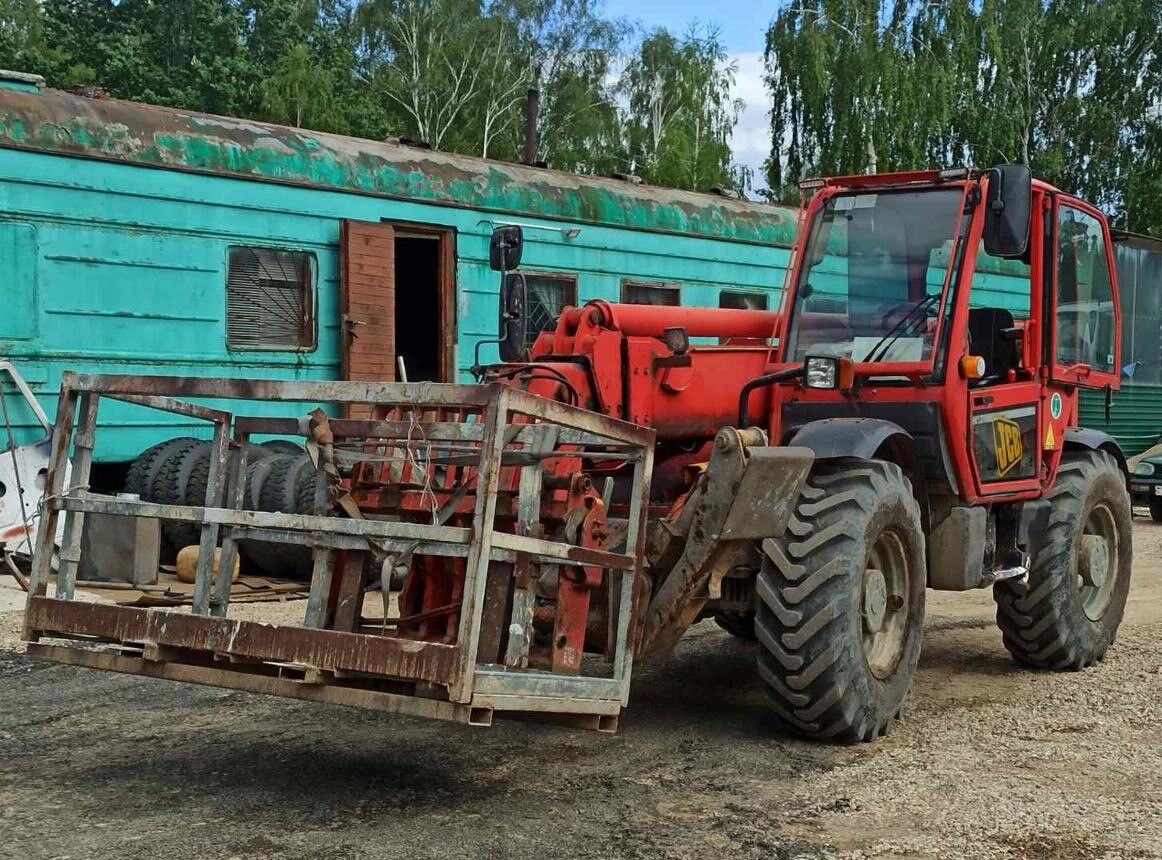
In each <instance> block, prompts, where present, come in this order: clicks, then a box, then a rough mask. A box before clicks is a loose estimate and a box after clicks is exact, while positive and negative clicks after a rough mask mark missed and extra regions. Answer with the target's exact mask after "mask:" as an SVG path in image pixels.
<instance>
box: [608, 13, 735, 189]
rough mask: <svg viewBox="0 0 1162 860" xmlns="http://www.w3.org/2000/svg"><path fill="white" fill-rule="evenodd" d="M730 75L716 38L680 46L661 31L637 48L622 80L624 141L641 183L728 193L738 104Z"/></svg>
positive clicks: (694, 38) (686, 40)
mask: <svg viewBox="0 0 1162 860" xmlns="http://www.w3.org/2000/svg"><path fill="white" fill-rule="evenodd" d="M734 75H735V67H734V66H733V65H732V64H730V63H728V62H727V55H726V50H725V48H723V46H722V43H721V42H720V41H719V39H718V34H717V33H716V32H713V31H710V32H706V33H699V32H698V31H696V30H692V31H690V32H689V33H687V34H686V36H685V37H683V38H681V39H677V38H675V37H674V36H673V35H672V34H670V33H668V32H666V31H665V30H659V31H656V32H654V33H651V34H650V35H649V36H648V37H647V38H646V39H645V40H644V41H643V42H642V44H641V47H640V49H639V50H638V54H637V56H636V57H634V58H633V60H632V61H631V62H630V64H629V67H628V68H627V70H626V73H625V75H624V77H623V78H622V83H621V86H622V91H623V92H624V94H625V97H626V100H627V101H628V103H629V113H628V116H627V120H626V139H627V141H628V143H629V153H630V155H631V156H632V157H633V158H635V159H636V160H637V161H638V167H639V170H640V172H641V175H642V176H643V177H644V178H645V179H646V180H647V181H649V182H653V183H655V184H658V185H671V186H677V187H681V188H694V189H698V190H702V191H706V190H709V189H710V188H712V187H715V186H718V187H722V188H730V187H732V186H733V183H734V180H735V177H734V176H733V175H732V174H731V170H730V168H731V164H730V134H731V132H732V131H733V130H734V126H735V124H736V123H737V122H738V115H739V113H740V111H741V110H742V104H741V103H740V102H738V101H736V100H735V99H733V98H731V94H730V93H731V88H732V87H733V86H734Z"/></svg>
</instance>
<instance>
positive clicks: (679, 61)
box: [0, 0, 749, 190]
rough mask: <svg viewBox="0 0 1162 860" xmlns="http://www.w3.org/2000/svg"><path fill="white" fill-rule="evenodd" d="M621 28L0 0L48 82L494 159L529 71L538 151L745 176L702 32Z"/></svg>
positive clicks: (666, 176)
mask: <svg viewBox="0 0 1162 860" xmlns="http://www.w3.org/2000/svg"><path fill="white" fill-rule="evenodd" d="M631 36H632V33H631V28H630V27H629V26H628V25H627V24H626V23H625V22H624V21H618V20H610V19H608V18H606V17H604V16H603V15H602V14H601V8H600V0H0V56H3V57H6V58H7V57H12V58H13V59H11V60H5V61H4V62H3V63H0V65H3V64H7V65H12V66H15V67H17V68H19V69H21V70H24V71H30V72H37V73H39V74H41V75H44V77H45V78H46V79H47V81H48V83H49V85H50V86H54V87H61V88H66V89H67V88H72V87H84V88H86V89H89V88H95V89H103V90H104V91H106V92H107V93H108V94H109V95H110V96H113V97H116V98H125V99H132V100H135V101H143V102H150V103H153V104H162V105H172V106H175V107H182V108H186V109H190V110H200V111H207V112H210V113H221V114H228V115H234V116H241V117H256V118H259V119H264V120H268V121H273V122H278V123H284V124H288V125H292V126H302V127H309V128H314V129H319V130H323V131H333V132H340V133H347V134H355V135H360V136H364V137H370V138H384V137H387V136H389V135H398V136H401V137H408V138H412V139H415V140H421V141H425V142H427V143H429V144H431V145H432V146H434V147H436V148H440V149H447V150H451V151H455V152H463V153H470V154H475V155H483V156H488V157H493V158H502V159H507V160H518V159H520V158H521V157H523V152H524V111H523V106H524V103H525V99H526V95H527V93H528V90H529V89H530V88H533V87H535V88H537V89H538V91H539V92H540V113H539V117H538V122H537V150H536V158H537V160H539V161H545V162H547V163H549V164H551V165H552V166H554V167H558V168H561V169H564V170H572V171H577V172H583V173H595V174H611V173H629V172H633V168H634V166H635V165H636V166H637V167H638V168H639V169H640V173H641V175H642V176H643V177H644V178H645V179H647V180H648V181H650V182H655V183H659V184H666V185H674V186H678V187H683V188H696V189H701V190H706V189H709V188H710V187H712V186H715V185H718V186H725V187H738V188H740V189H741V188H742V187H744V186H745V185H746V184H747V183H748V182H749V178H748V177H746V176H745V175H744V174H743V173H742V172H741V171H739V170H738V169H737V168H735V167H733V166H732V165H731V160H730V148H729V145H728V143H729V137H730V133H731V131H732V130H733V128H734V125H735V122H736V121H737V116H738V111H739V109H740V105H739V103H737V102H736V101H734V100H733V99H732V98H731V96H730V88H731V85H732V83H733V74H734V70H733V67H732V66H730V65H729V64H728V63H727V62H726V54H725V52H724V50H723V47H722V45H721V43H720V42H719V41H718V39H717V36H716V35H715V34H714V33H705V34H700V33H697V32H691V33H689V34H687V35H686V36H684V37H681V38H677V37H674V36H672V35H670V34H669V33H666V32H664V31H658V32H655V33H651V34H648V35H647V36H646V37H645V38H644V40H643V41H642V42H641V43H640V45H638V46H637V47H631V44H630V41H631ZM627 56H628V57H629V62H628V66H627V68H625V69H624V70H619V68H618V66H619V64H620V63H621V62H622V60H623V59H624V58H626V57H627ZM619 71H620V72H621V73H620V75H619ZM658 105H662V106H664V107H663V109H662V111H661V113H660V114H658V115H657V116H652V115H642V114H640V113H639V110H640V109H643V108H644V109H646V110H647V111H648V110H650V109H651V108H650V106H654V107H656V106H658Z"/></svg>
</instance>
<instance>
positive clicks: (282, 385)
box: [25, 373, 653, 731]
mask: <svg viewBox="0 0 1162 860" xmlns="http://www.w3.org/2000/svg"><path fill="white" fill-rule="evenodd" d="M187 398H197V399H199V400H202V401H203V402H205V401H204V399H208V400H209V401H210V402H213V403H214V404H215V405H214V406H207V405H201V403H196V402H193V401H191V400H190V399H187ZM107 399H109V400H117V401H121V402H125V403H130V404H135V405H137V406H141V407H148V408H152V409H160V410H163V411H167V412H171V413H176V414H180V415H185V416H188V417H193V418H197V419H202V420H205V421H207V422H210V424H212V426H213V441H212V443H211V445H212V448H211V458H210V459H211V468H210V473H209V481H208V486H207V492H206V501H205V505H204V506H192V505H162V504H153V503H149V502H143V501H134V500H128V499H124V498H117V497H113V496H105V495H98V494H96V493H93V492H90V491H89V490H88V489H87V487H86V485H87V483H88V478H89V471H90V466H91V462H92V455H93V447H94V442H95V433H96V428H97V409H98V405H99V403H100V402H101V401H102V400H107ZM229 400H249V401H255V400H259V401H283V402H285V403H286V404H294V406H288V407H287V408H289V409H295V408H296V407H298V408H301V405H302V404H304V403H305V404H318V405H324V404H326V405H330V406H331V407H334V408H333V409H332V410H331V411H332V412H333V413H335V414H337V413H338V412H341V411H344V410H346V411H347V412H348V413H349V414H353V413H358V412H359V410H362V414H366V413H367V411H369V410H368V408H367V407H368V406H370V407H373V408H374V409H375V410H376V414H377V415H385V416H387V417H386V418H364V419H359V420H356V419H341V418H330V419H325V420H322V421H320V420H319V419H320V416H321V413H316V416H315V418H314V419H312V418H310V417H307V418H268V417H247V416H235V415H233V414H231V413H230V412H227V411H224V410H223V409H221V408H217V407H218V405H219V404H220V403H221V401H229ZM272 405H274V404H272ZM74 411H76V412H77V413H78V416H77V421H76V429H75V433H74V423H73V414H74ZM449 417H451V418H452V419H454V420H433V419H447V418H449ZM320 429H321V430H322V431H323V432H319V431H320ZM256 434H278V435H292V434H293V435H298V436H300V437H304V438H307V439H309V440H310V439H313V440H315V441H320V440H321V441H322V443H323V444H322V445H320V446H319V450H320V451H321V453H322V454H325V455H326V456H319V457H318V464H317V472H316V496H315V501H316V512H315V513H314V514H306V515H303V514H285V513H272V512H264V511H254V510H244V509H243V506H244V501H245V474H246V451H247V447H248V446H247V442H248V440H249V438H250V437H251V436H252V435H256ZM418 440H422V447H420V446H418V445H417V442H418ZM70 450H71V451H72V454H71V469H68V470H67V469H66V466H67V463H68V459H69V452H70ZM652 458H653V431H652V430H649V429H645V428H641V427H636V426H633V425H631V424H627V423H625V422H622V421H618V420H615V419H611V418H607V417H604V416H601V415H597V414H594V413H591V412H586V411H584V410H581V409H577V408H573V407H570V406H567V405H564V404H561V403H557V402H554V401H551V400H545V399H542V398H539V397H536V396H533V395H530V394H528V393H527V392H524V391H521V390H518V389H515V388H511V387H507V386H503V385H489V386H462V385H441V384H426V383H410V384H409V383H394V384H367V383H357V382H281V381H259V380H230V379H216V380H209V379H190V378H166V377H131V376H99V375H78V374H72V373H67V374H65V376H64V379H63V383H62V388H61V397H60V404H59V409H58V412H57V418H56V433H55V435H54V437H53V449H52V455H51V463H50V467H49V477H48V481H49V483H48V487H49V489H48V491H47V493H46V499H45V504H44V510H43V516H44V518H45V522H44V523H43V524H42V528H41V530H40V534H39V537H40V541H39V545H38V547H37V553H36V556H35V561H34V567H33V572H32V582H31V587H30V594H29V599H28V604H27V611H26V616H25V638H26V639H27V640H28V641H29V642H30V643H31V644H30V645H29V651H30V654H31V655H32V656H34V657H38V658H43V659H47V660H54V661H58V662H62V663H69V664H74V665H81V666H89V667H94V668H100V669H107V670H113V671H120V672H128V673H133V674H140V675H149V676H153V677H160V678H168V679H174V680H179V681H188V682H193V683H201V684H209V685H215V686H223V687H232V688H236V689H243V690H250V691H255V692H264V693H273V694H278V695H284V696H291V697H295V698H302V699H311V700H317V701H327V702H335V703H340V704H347V705H356V706H362V707H367V708H374V709H380V710H384V711H391V712H399V713H405V714H413V715H418V716H427V717H435V718H442V719H449V720H456V721H461V722H468V723H472V724H483V725H487V724H489V723H490V722H491V720H492V717H493V714H494V713H498V714H500V713H503V714H509V715H530V714H533V715H536V716H537V717H539V718H542V719H548V720H550V721H561V722H566V723H569V724H572V725H578V726H582V727H589V728H594V729H598V730H604V731H612V730H614V729H615V727H616V723H617V717H618V714H619V713H620V709H621V707H622V706H623V705H624V704H625V702H626V698H627V695H628V691H629V680H630V672H631V667H632V664H633V653H632V648H631V647H630V645H629V643H630V642H631V641H633V637H634V631H633V630H632V625H633V624H634V613H633V608H634V604H633V600H634V583H635V581H636V579H637V576H638V572H639V559H640V558H641V557H642V542H643V539H644V531H643V529H644V524H645V517H646V507H647V492H648V487H649V482H650V473H651V466H652ZM582 463H584V464H586V465H587V466H588V467H593V466H594V465H595V464H597V465H599V466H600V468H601V469H602V470H608V471H610V473H611V474H612V473H613V472H617V473H618V474H620V475H624V476H625V480H626V482H627V486H628V487H629V492H627V493H625V494H624V501H623V502H622V503H621V504H619V505H618V506H617V507H618V508H619V509H620V513H621V514H622V516H621V517H620V518H610V519H609V521H608V529H609V531H610V532H614V531H616V533H617V535H619V536H620V538H619V543H620V544H621V545H623V546H624V547H628V552H627V551H624V550H622V551H610V550H608V549H605V548H604V538H605V534H606V527H607V523H606V518H605V516H604V508H605V503H606V502H607V501H608V499H603V498H602V497H600V495H599V494H597V493H596V491H595V489H594V487H593V483H592V481H590V480H588V479H587V477H586V476H585V475H584V474H582V473H581V471H580V468H579V467H580V465H581V464H582ZM562 464H564V465H562ZM381 466H382V467H384V468H386V469H387V470H388V471H390V470H391V469H395V470H396V471H395V474H396V476H397V477H400V476H401V475H402V483H401V484H399V485H394V486H391V485H388V486H385V485H383V484H382V483H381V484H379V485H377V489H378V493H373V492H372V491H371V490H370V489H369V488H368V482H367V480H366V479H367V475H368V474H369V472H368V470H369V469H370V470H372V471H374V469H376V468H379V467H381ZM409 470H410V474H409ZM420 472H423V473H425V474H426V475H427V477H426V478H424V477H423V476H421V475H420ZM66 473H67V475H68V478H67V482H66ZM339 473H345V474H343V475H342V476H341V475H340V474H339ZM562 474H565V475H567V476H570V477H569V479H568V480H565V481H562V479H561V475H562ZM340 478H342V480H343V483H342V484H341V485H340V484H337V483H336V481H337V480H338V479H340ZM425 481H426V483H425ZM66 483H67V485H66ZM607 483H608V482H607ZM453 485H455V486H453ZM392 491H394V492H395V495H394V497H391V496H392ZM425 493H427V494H428V495H429V496H430V497H431V498H429V499H425V497H424V494H425ZM389 497H391V498H389ZM353 500H355V501H357V502H358V504H359V508H358V509H357V510H353V511H352V510H351V502H352V501H353ZM432 500H436V501H438V502H439V503H440V504H441V508H442V509H441V510H440V511H439V512H438V515H437V512H436V511H435V510H434V508H433V507H432V504H433V501H432ZM574 502H579V504H580V511H581V513H580V514H578V513H577V510H576V509H575V507H571V505H572V504H573V503H574ZM339 503H342V504H339ZM344 508H346V509H347V510H349V511H350V512H351V513H354V516H351V515H346V516H344V515H343V513H342V511H343V510H344ZM389 509H390V510H392V511H394V512H393V513H388V510H389ZM554 510H555V511H556V512H557V514H556V516H557V519H556V523H557V527H556V528H549V529H548V530H546V525H545V522H546V516H547V515H546V513H545V511H549V512H550V513H552V511H554ZM335 511H337V513H332V512H335ZM62 513H63V519H64V538H63V546H62V548H61V551H60V567H59V574H58V578H57V586H56V592H55V596H54V597H49V596H48V594H47V583H48V581H49V578H50V575H51V566H50V564H51V558H52V549H53V547H52V540H51V536H52V535H53V533H54V531H55V527H56V520H57V518H58V517H59V516H61V515H62ZM87 514H105V515H116V516H125V517H154V518H158V519H161V520H173V521H185V522H192V523H196V524H198V526H199V528H200V534H201V543H200V555H199V560H198V566H197V574H196V575H197V579H196V583H195V591H194V599H193V606H192V611H191V612H188V613H187V612H181V611H172V610H168V609H164V610H163V609H140V608H131V607H119V606H106V605H96V604H90V603H84V602H80V601H77V600H74V599H73V598H74V587H75V581H76V576H77V564H78V561H79V551H80V546H81V540H80V537H81V531H82V528H83V525H84V519H85V516H86V515H87ZM433 520H436V522H435V523H434V524H433V522H432V521H433ZM550 525H552V524H551V523H550ZM243 540H265V541H273V542H276V543H283V544H287V545H293V544H297V545H300V546H301V545H305V546H307V547H309V548H310V550H311V552H312V553H313V558H314V568H313V573H312V576H311V583H310V596H309V599H308V601H307V606H306V611H305V618H304V620H303V623H302V624H301V626H274V625H270V624H263V623H257V622H251V621H245V620H239V619H232V618H229V617H228V610H229V603H228V601H229V577H226V576H223V577H218V578H216V579H213V574H212V557H213V549H214V548H215V547H217V546H219V544H220V546H221V553H222V560H221V569H223V570H230V569H231V566H232V563H233V558H234V557H235V554H236V553H237V551H238V544H239V542H240V541H243ZM421 562H422V565H421ZM409 565H410V567H411V570H412V572H413V574H412V575H414V576H417V577H419V580H420V585H428V586H430V585H432V583H435V584H439V582H440V578H439V576H437V574H440V575H443V573H447V572H448V571H452V572H457V571H458V572H459V573H460V575H461V576H460V578H459V579H458V580H456V581H455V583H454V586H455V587H454V588H452V590H451V591H450V592H449V591H443V592H441V591H440V589H439V588H419V587H417V588H413V589H412V593H411V595H409V593H408V586H407V585H405V591H404V595H403V596H401V598H400V600H401V603H402V602H404V601H405V599H406V600H410V601H411V603H413V604H416V606H415V607H412V608H413V609H415V608H417V607H418V611H412V612H411V615H410V617H408V618H388V617H386V616H387V613H386V612H385V617H384V618H383V619H366V618H363V617H362V603H363V600H362V598H363V595H364V592H365V590H366V589H367V588H368V587H369V586H371V585H373V583H374V580H375V577H376V576H377V574H378V576H379V577H380V579H381V581H383V582H385V583H386V581H388V579H389V578H390V575H391V573H392V571H394V570H396V569H397V568H399V567H401V566H409ZM421 567H422V571H421V573H418V574H417V573H415V571H416V570H418V569H420V568H421ZM545 569H548V570H555V571H557V572H558V575H557V577H556V578H557V581H558V586H559V587H558V589H557V594H555V595H553V594H550V595H547V596H546V595H544V594H533V593H532V590H531V589H530V583H532V582H534V581H536V580H537V579H538V578H539V577H537V574H538V573H540V572H542V570H545ZM566 583H568V586H567V585H566ZM384 588H385V593H386V585H385V586H384ZM567 591H568V592H569V593H570V595H571V596H570V598H569V599H571V600H572V601H573V602H572V603H568V601H567V600H566V598H565V594H566V592H567ZM449 595H451V598H450V599H449ZM428 597H430V598H431V599H432V600H436V601H437V602H441V603H442V604H443V605H440V606H434V607H428V608H424V607H423V605H422V604H423V599H426V598H428ZM581 598H584V599H581ZM417 600H418V601H420V602H419V603H416V601H417ZM449 604H450V605H449ZM566 605H568V606H570V607H573V608H574V609H575V610H576V611H574V612H573V618H572V619H571V620H572V622H576V617H577V613H578V612H580V613H581V618H582V632H584V627H585V624H584V622H585V621H587V620H588V618H589V616H590V614H593V615H603V616H604V617H603V618H602V619H601V620H602V621H603V623H605V624H607V625H608V628H609V633H608V637H607V638H608V641H607V642H606V643H605V647H604V648H603V649H602V654H599V655H595V659H592V660H590V659H587V660H586V661H584V663H582V661H580V659H579V657H580V650H579V649H580V643H579V642H576V641H572V640H570V639H569V637H570V636H572V635H573V634H574V633H575V632H576V631H575V629H565V630H563V631H562V630H561V629H560V623H561V619H557V622H558V629H555V630H554V629H553V628H552V625H551V624H550V625H549V628H548V630H549V632H551V635H552V637H553V638H552V641H549V642H547V643H546V641H545V640H546V638H547V635H546V629H545V625H544V624H543V623H541V622H542V620H543V619H542V616H545V615H548V616H550V620H551V616H552V615H553V614H554V613H557V611H558V610H557V607H558V606H561V607H563V606H566ZM385 606H386V600H385ZM409 606H410V604H409ZM597 610H601V611H597ZM404 611H410V610H408V609H405V610H404ZM558 614H559V613H558ZM433 618H439V619H442V621H441V623H440V624H438V625H433V624H432V623H431V622H432V619H433ZM575 626H576V625H575V623H574V628H575ZM558 637H559V639H558ZM47 640H54V641H53V642H51V643H50V642H49V641H47ZM94 645H97V646H98V647H96V648H94V647H93V646H94ZM557 645H561V646H562V647H560V648H558V647H556V646H557ZM566 651H567V652H568V653H567V654H565V656H562V654H563V653H564V652H566ZM590 656H594V655H586V657H587V658H588V657H590ZM602 658H604V659H602Z"/></svg>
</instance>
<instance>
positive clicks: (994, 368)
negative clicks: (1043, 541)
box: [967, 191, 1046, 497]
mask: <svg viewBox="0 0 1162 860" xmlns="http://www.w3.org/2000/svg"><path fill="white" fill-rule="evenodd" d="M1044 205H1045V199H1044V195H1043V194H1042V192H1040V191H1036V192H1035V193H1034V198H1033V211H1034V213H1036V212H1038V211H1041V207H1043V206H1044ZM1038 223H1039V219H1037V218H1034V227H1033V229H1032V230H1031V231H1030V237H1029V245H1030V247H1029V254H1028V259H1029V262H1028V263H1026V262H1023V261H1021V260H1013V259H1001V258H999V257H992V256H990V255H988V254H986V253H985V252H984V248H983V246H982V247H981V248H980V251H979V253H978V254H977V256H976V269H975V271H974V273H973V277H972V284H971V287H970V291H969V299H968V304H969V312H968V314H969V317H968V331H967V337H968V345H967V346H968V352H969V354H971V355H974V356H980V357H982V358H984V360H985V375H984V377H983V378H981V379H979V380H972V381H970V382H969V384H968V415H969V448H970V451H971V459H972V465H973V472H974V479H975V482H976V490H977V494H978V495H979V496H982V497H987V496H1000V495H1008V494H1012V493H1021V492H1027V491H1030V490H1037V489H1039V488H1040V486H1041V479H1042V474H1043V473H1042V463H1043V452H1042V445H1041V442H1042V439H1041V434H1042V430H1043V423H1042V422H1043V415H1044V410H1045V402H1044V396H1043V395H1044V388H1045V386H1044V384H1043V381H1042V380H1043V374H1042V373H1041V372H1040V367H1041V349H1040V326H1039V317H1040V316H1041V314H1040V313H1035V312H1034V310H1035V309H1040V308H1041V307H1042V306H1043V305H1042V297H1043V292H1044V291H1043V288H1042V284H1043V283H1044V281H1043V277H1044V267H1043V263H1042V260H1041V257H1042V253H1043V249H1044V247H1045V240H1046V237H1045V235H1044V233H1043V231H1041V230H1039V229H1038V228H1037V226H1036V225H1037V224H1038Z"/></svg>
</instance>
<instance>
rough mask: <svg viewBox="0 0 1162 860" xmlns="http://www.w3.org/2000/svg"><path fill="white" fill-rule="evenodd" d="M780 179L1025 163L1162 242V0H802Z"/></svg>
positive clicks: (790, 32) (771, 52) (783, 47)
mask: <svg viewBox="0 0 1162 860" xmlns="http://www.w3.org/2000/svg"><path fill="white" fill-rule="evenodd" d="M766 62H767V84H768V87H769V89H770V91H771V94H772V96H773V100H774V106H773V110H772V114H771V134H772V151H771V157H770V159H769V161H768V165H767V179H768V182H769V183H770V186H771V188H772V189H774V191H773V194H774V195H775V196H781V197H784V198H785V199H791V198H793V196H794V193H793V186H794V184H795V183H796V182H797V181H798V180H799V179H800V178H802V177H804V176H808V175H820V174H836V173H853V172H863V171H864V170H866V169H869V167H871V166H873V165H874V167H875V169H877V170H880V171H885V170H901V169H914V168H920V167H929V166H933V165H938V166H948V165H955V164H977V165H989V164H994V163H997V162H1001V161H1021V162H1025V163H1028V164H1030V165H1031V167H1032V169H1033V171H1034V173H1035V174H1036V175H1038V176H1040V177H1042V178H1044V179H1046V180H1048V181H1050V182H1053V183H1054V184H1056V185H1058V186H1059V187H1061V188H1063V189H1066V190H1068V191H1071V192H1074V193H1077V194H1080V195H1082V196H1085V197H1086V198H1088V199H1090V200H1093V201H1094V202H1096V203H1098V204H1099V205H1101V206H1103V207H1104V208H1105V209H1106V210H1107V211H1109V212H1110V213H1112V214H1113V216H1114V218H1115V220H1116V221H1117V222H1119V223H1120V224H1121V226H1124V227H1126V228H1129V229H1134V230H1142V231H1148V232H1154V233H1159V234H1162V178H1160V177H1162V140H1160V138H1162V131H1160V124H1162V0H945V2H940V3H932V2H924V1H923V0H892V2H890V3H879V2H875V0H794V2H785V3H784V4H783V5H782V6H781V7H780V9H779V12H778V14H777V15H776V17H775V20H774V22H773V23H772V25H771V28H770V30H769V32H768V34H767V48H766Z"/></svg>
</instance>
